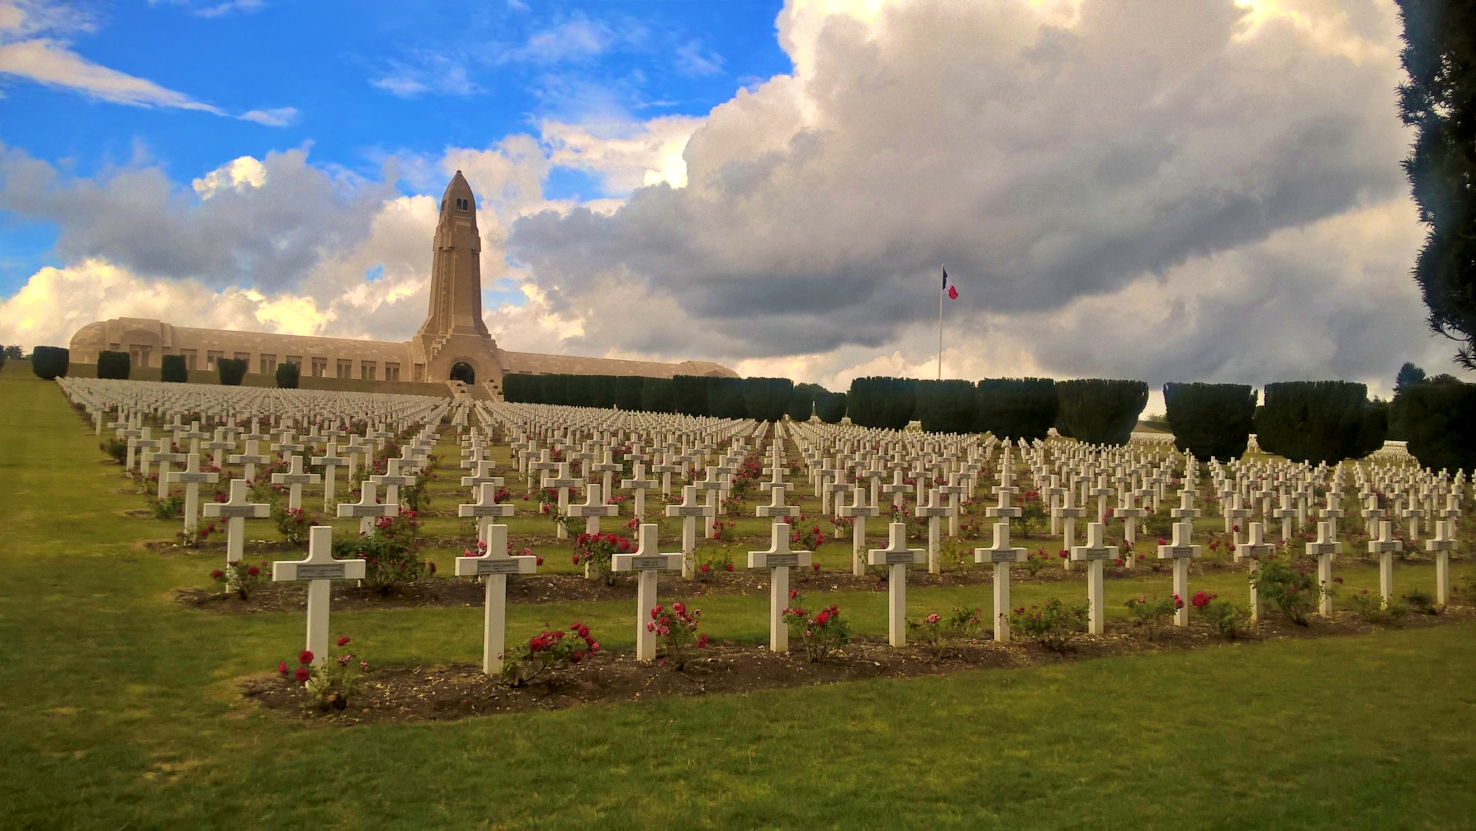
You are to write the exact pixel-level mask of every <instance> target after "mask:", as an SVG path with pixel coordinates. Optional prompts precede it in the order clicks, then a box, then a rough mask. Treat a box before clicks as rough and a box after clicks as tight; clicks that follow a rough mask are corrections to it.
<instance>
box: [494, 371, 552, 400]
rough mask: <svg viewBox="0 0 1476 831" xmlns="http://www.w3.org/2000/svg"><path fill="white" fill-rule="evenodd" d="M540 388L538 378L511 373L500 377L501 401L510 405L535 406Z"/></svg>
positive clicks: (520, 373) (525, 374)
mask: <svg viewBox="0 0 1476 831" xmlns="http://www.w3.org/2000/svg"><path fill="white" fill-rule="evenodd" d="M540 392H542V387H541V385H540V384H539V382H538V376H536V375H529V374H527V373H524V372H512V373H508V374H507V375H504V376H502V400H504V401H507V402H509V403H512V404H537V403H539V399H540V396H539V393H540Z"/></svg>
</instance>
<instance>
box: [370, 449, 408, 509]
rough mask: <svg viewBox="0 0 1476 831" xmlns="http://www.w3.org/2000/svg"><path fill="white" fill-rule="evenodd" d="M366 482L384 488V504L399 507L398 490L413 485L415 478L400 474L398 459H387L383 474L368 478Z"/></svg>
mask: <svg viewBox="0 0 1476 831" xmlns="http://www.w3.org/2000/svg"><path fill="white" fill-rule="evenodd" d="M368 481H370V482H373V483H374V484H376V485H383V486H384V501H385V502H386V503H388V504H390V505H399V504H400V488H408V487H410V486H411V485H414V484H415V477H414V476H407V475H404V474H401V473H400V460H399V459H387V460H386V461H385V463H384V473H383V474H376V475H374V476H370V477H369V478H368Z"/></svg>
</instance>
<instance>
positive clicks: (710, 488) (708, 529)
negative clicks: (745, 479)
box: [667, 465, 723, 577]
mask: <svg viewBox="0 0 1476 831" xmlns="http://www.w3.org/2000/svg"><path fill="white" fill-rule="evenodd" d="M691 487H695V488H696V489H697V490H699V491H706V492H707V502H706V504H705V506H704V507H706V508H707V509H708V512H707V513H705V514H703V515H702V516H703V525H702V536H703V538H704V539H711V538H712V530H713V525H714V523H716V521H717V512H718V502H717V500H718V491H720V490H722V489H723V482H722V477H720V476H719V475H718V469H717V466H716V465H708V466H707V478H706V479H703V480H700V481H698V482H694V483H693V484H692V485H691ZM667 516H671V514H670V513H668V514H667ZM682 576H683V577H691V576H692V575H691V574H689V573H687V572H686V571H685V570H683V572H682Z"/></svg>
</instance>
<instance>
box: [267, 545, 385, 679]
mask: <svg viewBox="0 0 1476 831" xmlns="http://www.w3.org/2000/svg"><path fill="white" fill-rule="evenodd" d="M364 569H365V563H364V561H363V560H335V559H333V528H332V527H331V526H327V525H315V526H313V527H312V528H309V529H308V555H307V559H305V560H278V561H277V562H275V563H272V582H274V583H287V582H295V581H300V580H306V581H307V582H308V597H307V649H308V651H309V652H311V653H313V665H314V666H322V665H323V662H324V661H325V660H327V658H328V605H329V601H330V598H331V595H330V591H331V585H332V581H334V580H363V579H364Z"/></svg>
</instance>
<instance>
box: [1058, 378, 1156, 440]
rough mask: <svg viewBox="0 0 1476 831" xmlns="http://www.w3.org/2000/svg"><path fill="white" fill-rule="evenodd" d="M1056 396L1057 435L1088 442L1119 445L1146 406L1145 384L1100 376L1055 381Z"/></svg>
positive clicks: (1146, 387)
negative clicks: (1058, 406)
mask: <svg viewBox="0 0 1476 831" xmlns="http://www.w3.org/2000/svg"><path fill="white" fill-rule="evenodd" d="M1056 396H1057V398H1058V400H1059V401H1060V411H1059V412H1058V413H1057V414H1056V430H1057V431H1059V432H1060V433H1061V435H1063V436H1066V437H1068V438H1073V439H1076V440H1077V441H1084V442H1086V443H1088V444H1116V445H1123V444H1127V443H1128V439H1130V438H1132V434H1133V428H1134V427H1136V426H1137V425H1138V415H1139V414H1140V413H1142V412H1143V408H1144V407H1146V406H1148V384H1147V383H1145V382H1143V381H1116V380H1106V379H1102V378H1091V379H1086V380H1081V381H1058V382H1057V383H1056Z"/></svg>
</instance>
